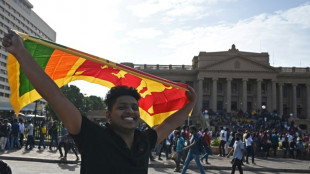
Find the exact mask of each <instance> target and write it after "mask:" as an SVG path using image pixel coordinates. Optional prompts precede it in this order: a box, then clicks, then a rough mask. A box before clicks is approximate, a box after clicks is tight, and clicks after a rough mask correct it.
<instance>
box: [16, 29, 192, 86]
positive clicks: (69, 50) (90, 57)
mask: <svg viewBox="0 0 310 174" xmlns="http://www.w3.org/2000/svg"><path fill="white" fill-rule="evenodd" d="M13 31H14V32H16V33H17V34H18V35H20V36H21V37H22V38H23V39H25V40H30V41H33V42H36V43H39V44H42V45H44V46H47V47H50V48H54V49H58V50H61V51H64V52H66V53H69V54H73V55H75V56H79V57H82V58H85V59H88V60H91V61H94V62H96V63H100V64H104V65H108V66H110V67H113V68H117V69H120V70H123V71H127V72H129V73H131V74H133V75H136V76H140V77H144V78H146V79H150V80H153V81H156V82H158V83H163V84H165V85H168V86H172V87H175V88H178V89H182V90H185V91H188V89H186V88H184V87H182V86H179V85H176V84H173V83H171V82H169V81H168V80H165V79H162V78H159V77H157V76H154V77H153V75H151V74H147V75H146V74H143V73H138V72H135V71H133V70H131V69H130V68H129V67H127V68H125V67H126V66H125V65H122V66H118V64H117V63H114V62H112V61H109V60H106V59H103V58H101V57H97V56H94V55H91V54H87V53H84V52H82V51H78V50H75V49H72V48H69V47H66V48H64V47H61V46H57V45H55V44H51V43H48V42H45V41H44V40H41V39H36V38H34V37H31V36H30V35H29V34H25V33H22V32H19V31H16V30H13ZM144 73H145V72H144Z"/></svg>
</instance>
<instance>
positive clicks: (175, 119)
mask: <svg viewBox="0 0 310 174" xmlns="http://www.w3.org/2000/svg"><path fill="white" fill-rule="evenodd" d="M188 89H189V90H188V91H186V96H187V99H188V101H189V102H188V103H187V104H186V105H185V106H184V107H183V108H181V109H180V110H179V111H177V112H175V113H174V114H172V115H171V116H170V117H168V118H167V119H166V120H165V121H164V122H162V123H161V124H160V125H159V126H157V127H156V128H155V130H156V132H157V144H158V143H160V142H161V141H162V140H163V139H165V138H166V137H167V136H168V135H169V134H170V133H171V132H172V131H173V130H174V129H175V128H177V127H178V126H180V125H181V124H183V122H184V121H185V120H186V118H187V117H188V115H189V113H190V112H191V110H192V109H193V108H194V106H195V104H196V98H197V96H196V93H195V91H194V89H193V88H191V87H189V88H188Z"/></svg>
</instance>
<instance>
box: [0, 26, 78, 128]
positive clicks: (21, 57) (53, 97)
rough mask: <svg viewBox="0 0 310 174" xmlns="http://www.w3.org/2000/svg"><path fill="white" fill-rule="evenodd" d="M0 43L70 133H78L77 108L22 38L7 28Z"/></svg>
mask: <svg viewBox="0 0 310 174" xmlns="http://www.w3.org/2000/svg"><path fill="white" fill-rule="evenodd" d="M2 45H3V46H4V47H5V48H6V50H7V51H8V52H10V53H11V54H13V55H14V56H15V57H16V59H17V60H18V62H19V64H20V67H21V68H22V70H23V71H24V73H25V74H26V76H27V77H28V79H29V80H30V82H31V84H32V85H33V87H34V88H35V89H36V90H37V91H38V93H39V94H40V95H41V96H42V97H43V98H44V99H45V100H46V101H47V102H48V103H49V104H50V105H51V106H52V107H53V109H54V111H55V112H56V114H57V116H58V117H59V118H60V120H61V121H62V122H63V124H64V125H65V126H66V128H67V129H68V131H69V132H70V133H71V134H78V133H79V132H80V129H81V123H82V117H81V114H80V112H79V110H78V109H77V108H76V107H75V106H74V105H73V104H72V103H71V102H70V101H69V100H68V99H67V98H66V97H65V96H64V94H63V93H62V91H61V90H60V89H59V88H58V86H57V85H56V84H55V83H54V81H53V80H52V79H51V78H50V77H49V76H48V75H47V74H46V73H45V72H44V71H43V70H42V69H41V68H40V67H39V65H38V64H37V63H36V62H35V61H34V59H33V57H32V56H31V55H30V53H29V52H28V51H27V50H26V48H25V47H24V43H23V40H22V38H21V37H20V36H19V35H17V34H16V33H15V32H13V31H11V30H9V32H8V34H5V35H4V37H3V40H2ZM17 114H18V113H17Z"/></svg>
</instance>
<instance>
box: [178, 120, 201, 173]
mask: <svg viewBox="0 0 310 174" xmlns="http://www.w3.org/2000/svg"><path fill="white" fill-rule="evenodd" d="M189 130H190V133H191V135H192V136H191V139H190V145H188V146H186V147H184V148H183V149H184V150H186V149H189V151H188V154H187V157H186V160H185V162H184V166H183V169H182V172H181V173H182V174H185V173H186V170H187V168H188V165H189V163H190V162H191V160H193V159H194V160H195V162H196V164H197V166H198V168H199V170H200V173H202V174H204V173H205V171H204V168H203V166H202V165H201V163H200V160H199V143H198V141H199V135H198V134H197V128H196V127H195V126H190V128H189Z"/></svg>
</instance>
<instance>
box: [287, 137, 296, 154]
mask: <svg viewBox="0 0 310 174" xmlns="http://www.w3.org/2000/svg"><path fill="white" fill-rule="evenodd" d="M289 146H290V155H289V156H290V158H295V154H294V151H295V149H296V137H294V138H293V140H292V141H291V142H290V143H289Z"/></svg>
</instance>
